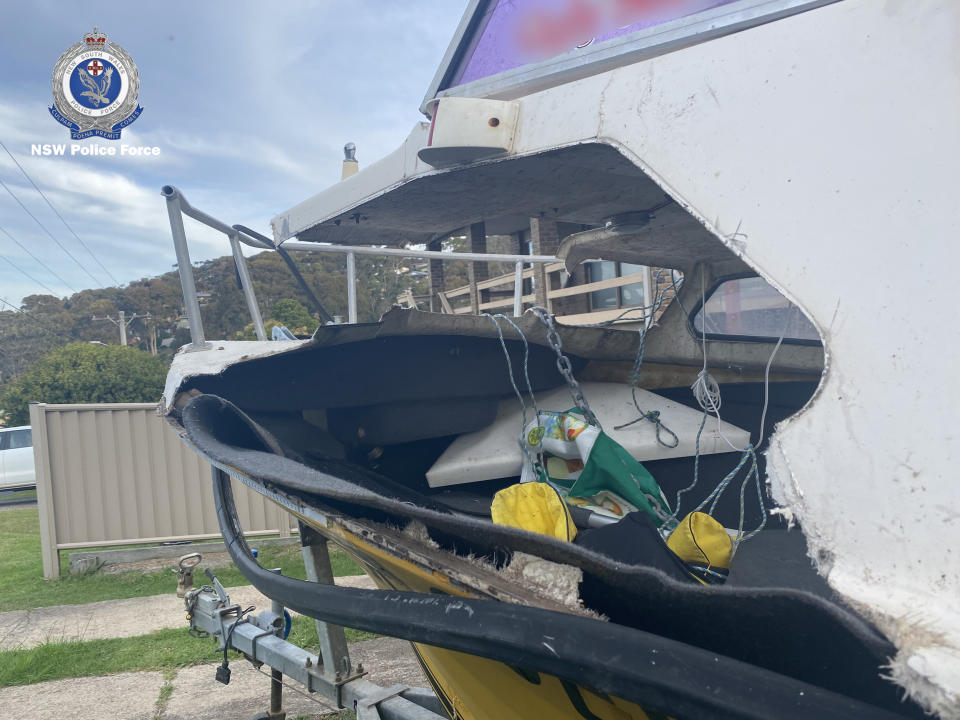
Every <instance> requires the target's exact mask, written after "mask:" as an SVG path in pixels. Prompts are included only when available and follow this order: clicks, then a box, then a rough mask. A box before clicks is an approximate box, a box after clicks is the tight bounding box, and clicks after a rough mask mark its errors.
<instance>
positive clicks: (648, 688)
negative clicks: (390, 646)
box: [213, 469, 902, 720]
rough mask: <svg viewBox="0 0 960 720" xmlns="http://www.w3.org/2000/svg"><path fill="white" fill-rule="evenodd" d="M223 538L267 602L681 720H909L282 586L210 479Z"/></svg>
mask: <svg viewBox="0 0 960 720" xmlns="http://www.w3.org/2000/svg"><path fill="white" fill-rule="evenodd" d="M213 492H214V500H215V505H216V511H217V518H218V520H219V523H220V529H221V531H222V532H223V537H224V541H225V542H226V546H227V549H228V551H229V553H230V556H231V558H232V559H233V561H234V563H235V564H236V565H237V567H238V568H239V569H240V571H241V572H242V573H243V574H244V576H246V577H247V578H248V579H249V580H250V582H251V583H252V584H253V585H254V586H255V587H256V588H257V589H258V590H259V591H261V592H262V593H263V594H265V595H266V596H268V597H270V598H274V599H277V600H279V601H280V602H282V603H283V604H284V605H285V606H286V607H288V608H290V609H292V610H295V611H296V612H299V613H301V614H303V615H306V616H308V617H311V618H315V619H318V620H323V621H325V622H330V623H335V624H338V625H345V626H348V627H353V628H357V629H360V630H366V631H369V632H375V633H380V634H384V635H390V636H392V637H397V638H401V639H405V640H410V641H413V642H418V643H423V644H426V645H433V646H436V647H441V648H446V649H448V650H455V651H458V652H463V653H467V654H470V655H476V656H480V657H486V658H489V659H491V660H496V661H500V662H503V663H507V664H509V665H513V666H519V667H522V668H525V669H528V670H533V671H537V672H542V673H546V674H549V675H555V676H557V677H560V678H564V679H567V680H570V681H573V682H576V683H577V684H578V685H582V686H584V687H588V688H591V689H593V690H597V691H599V692H603V693H608V694H610V695H614V696H617V697H621V698H623V699H625V700H629V701H632V702H635V703H637V704H639V705H640V706H641V707H644V708H646V709H649V710H654V711H658V712H662V713H668V714H669V715H671V716H673V717H677V718H694V717H711V718H740V719H746V718H750V719H755V720H768V719H769V718H771V717H776V718H782V719H784V720H787V719H789V718H850V719H851V720H852V719H854V718H858V719H859V718H867V717H869V718H874V719H876V720H884V719H886V718H896V717H902V716H900V715H897V714H893V713H890V712H888V711H885V710H882V709H880V708H877V707H876V706H873V705H867V704H865V703H862V702H859V701H857V700H854V699H852V698H848V697H845V696H843V695H839V694H837V693H833V692H830V691H827V690H823V689H821V688H818V687H815V686H811V685H807V684H805V683H801V682H798V681H796V680H793V679H791V678H787V677H785V676H782V675H778V674H776V673H772V672H770V671H768V670H764V669H762V668H758V667H756V666H752V665H749V664H746V663H742V662H739V661H737V660H732V659H730V658H726V657H723V656H721V655H716V654H714V653H710V652H707V651H704V650H702V649H699V648H694V647H691V646H689V645H685V644H682V643H678V642H675V641H672V640H669V639H666V638H662V637H659V636H656V635H652V634H650V633H645V632H642V631H639V630H635V629H632V628H627V627H623V626H621V625H615V624H613V623H605V622H600V621H596V620H590V619H588V618H582V617H577V616H573V615H567V614H564V613H557V612H551V611H548V610H541V609H538V608H530V607H525V606H522V605H514V604H509V603H503V602H498V601H495V600H482V599H470V598H454V597H449V596H444V595H435V594H425V593H412V592H394V591H384V590H360V589H356V588H342V587H337V586H335V585H325V584H320V583H311V582H307V581H303V580H296V579H293V578H288V577H283V576H278V575H275V574H274V573H272V572H270V571H268V570H266V569H264V568H263V567H261V566H260V565H259V563H258V562H257V561H256V560H255V559H254V557H253V555H252V554H251V552H250V548H249V547H248V546H247V543H246V540H245V539H244V537H243V529H242V527H241V526H240V523H239V520H238V518H237V514H236V507H235V505H234V500H233V490H232V488H231V485H230V476H229V475H227V473H226V472H224V471H223V470H220V469H215V470H214V482H213Z"/></svg>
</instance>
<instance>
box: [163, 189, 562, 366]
mask: <svg viewBox="0 0 960 720" xmlns="http://www.w3.org/2000/svg"><path fill="white" fill-rule="evenodd" d="M160 194H161V195H163V197H164V198H165V199H166V201H167V214H168V215H169V217H170V231H171V233H172V235H173V246H174V249H175V250H176V253H177V268H178V271H179V273H180V285H181V287H182V288H183V302H184V307H185V308H186V312H187V322H188V323H189V325H190V341H191V342H190V345H189V346H187V348H186V349H187V351H191V350H202V349H204V348H206V347H209V345H210V343H208V342H207V341H206V340H205V338H204V335H203V320H202V318H201V317H200V303H199V301H198V300H197V287H196V283H195V282H194V278H193V265H191V264H190V251H189V248H188V246H187V234H186V231H185V230H184V227H183V216H184V215H186V216H187V217H190V218H193V219H194V220H197V221H198V222H201V223H203V224H204V225H206V226H207V227H210V228H213V229H214V230H218V231H220V232H222V233H223V234H224V235H226V236H227V238H228V239H229V241H230V247H231V251H232V253H233V259H234V262H235V263H236V265H237V272H238V274H239V276H240V285H241V289H242V290H243V296H244V299H245V300H246V303H247V309H248V311H249V312H250V317H251V319H252V320H253V327H254V331H255V332H256V334H257V339H258V340H266V339H267V337H266V330H265V329H264V325H263V318H262V317H261V315H260V307H259V305H258V304H257V297H256V294H255V293H254V290H253V283H252V281H251V280H250V271H249V268H248V267H247V263H246V260H245V259H244V257H243V253H242V252H241V248H240V244H241V243H243V244H244V245H249V246H250V247H254V248H257V249H260V250H276V249H277V247H278V246H277V245H275V244H273V243H271V242H267V240H266V239H265V237H264V236H261V237H260V238H258V237H255V236H254V234H251V232H246V231H245V228H240V227H236V226H230V225H228V224H227V223H225V222H222V221H221V220H218V219H217V218H215V217H213V216H212V215H208V214H207V213H205V212H203V211H202V210H198V209H197V208H195V207H193V205H191V204H190V202H189V201H188V200H187V198H186V197H184V195H183V193H182V192H180V191H179V190H178V189H177V188H175V187H174V186H173V185H164V186H163V187H162V188H161V189H160ZM257 234H259V233H257ZM261 238H264V239H261ZM283 248H284V249H285V250H297V251H300V252H312V253H328V254H335V255H346V256H347V321H348V322H351V323H355V322H357V277H356V275H357V266H356V256H357V255H376V256H380V257H402V258H417V259H425V260H441V261H444V262H452V261H457V260H465V261H467V262H512V263H514V268H515V273H514V285H513V314H514V316H519V315H520V314H521V313H522V312H523V266H524V265H525V264H527V263H531V264H544V265H546V264H550V263H555V262H559V259H558V258H556V257H554V256H552V255H505V254H497V253H490V254H487V253H461V252H457V253H451V252H440V251H437V250H407V249H404V248H386V247H384V248H376V247H364V246H352V245H323V244H320V243H310V242H303V241H300V240H287V241H286V242H284V243H283Z"/></svg>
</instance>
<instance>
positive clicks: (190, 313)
mask: <svg viewBox="0 0 960 720" xmlns="http://www.w3.org/2000/svg"><path fill="white" fill-rule="evenodd" d="M160 194H161V195H163V196H164V197H165V198H166V199H167V214H168V215H169V216H170V232H171V233H172V234H173V247H174V250H175V251H176V253H177V270H178V271H179V273H180V286H181V287H182V288H183V305H184V307H185V308H186V311H187V322H188V323H189V324H190V345H189V346H188V347H187V351H190V350H202V349H204V348H206V347H209V343H207V342H206V341H205V340H204V338H203V320H202V319H201V317H200V301H199V300H197V286H196V284H195V283H194V281H193V265H191V264H190V250H189V249H188V248H187V233H186V231H185V230H184V229H183V208H182V206H181V203H180V191H179V190H177V189H176V188H175V187H173V186H171V185H164V186H163V188H162V189H161V190H160Z"/></svg>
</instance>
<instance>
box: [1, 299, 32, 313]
mask: <svg viewBox="0 0 960 720" xmlns="http://www.w3.org/2000/svg"><path fill="white" fill-rule="evenodd" d="M0 302H2V303H3V304H4V305H8V306H10V307H11V308H13V311H14V312H18V313H20V314H22V315H26V314H27V313H26V312H24V311H23V310H22V309H21V308H18V307H17V306H16V305H14V304H13V303H11V302H7V301H6V300H4V299H3V298H2V297H0Z"/></svg>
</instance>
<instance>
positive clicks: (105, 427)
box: [30, 403, 291, 578]
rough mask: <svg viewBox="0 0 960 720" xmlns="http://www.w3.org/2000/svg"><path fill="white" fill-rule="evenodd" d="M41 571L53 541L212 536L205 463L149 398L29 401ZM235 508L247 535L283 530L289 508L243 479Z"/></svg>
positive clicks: (54, 561)
mask: <svg viewBox="0 0 960 720" xmlns="http://www.w3.org/2000/svg"><path fill="white" fill-rule="evenodd" d="M30 424H31V425H32V427H33V454H34V461H35V464H36V472H37V502H38V505H39V510H40V537H41V541H42V545H43V574H44V576H45V577H48V578H52V577H58V576H59V575H60V551H61V550H67V549H73V548H81V547H102V546H106V545H133V544H140V543H158V542H166V541H172V540H200V539H207V538H216V537H219V536H220V529H219V526H218V525H217V517H216V513H215V511H214V508H213V498H212V496H211V492H210V465H209V464H208V463H206V462H205V461H203V460H201V459H200V457H199V456H198V455H197V454H196V453H194V452H193V451H191V450H190V449H189V448H188V447H187V446H186V445H184V443H183V442H181V440H180V438H178V437H177V435H176V434H175V433H174V432H173V430H172V429H171V428H170V427H169V426H168V425H167V423H166V422H165V421H164V420H163V419H162V418H161V417H159V416H158V415H157V407H156V405H154V404H150V403H112V404H98V405H47V404H43V403H36V404H33V405H31V406H30ZM235 492H236V494H237V498H236V500H237V510H238V514H239V516H240V519H241V521H242V522H243V526H244V528H246V529H247V530H248V534H251V535H266V534H273V533H279V534H280V535H282V536H287V535H289V534H290V526H291V518H290V516H289V515H288V514H287V513H286V512H285V511H283V510H281V509H280V508H279V507H278V506H276V505H274V504H273V503H271V502H270V501H269V500H267V499H266V498H265V497H263V496H262V495H259V494H258V493H255V492H253V491H252V490H250V489H248V488H246V487H245V486H238V487H237V488H236V489H235Z"/></svg>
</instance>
